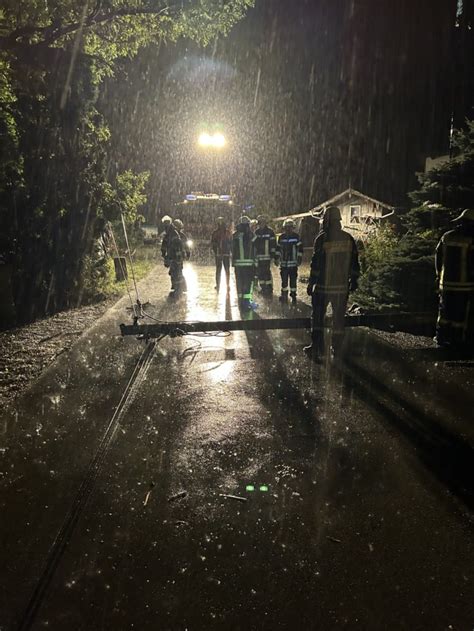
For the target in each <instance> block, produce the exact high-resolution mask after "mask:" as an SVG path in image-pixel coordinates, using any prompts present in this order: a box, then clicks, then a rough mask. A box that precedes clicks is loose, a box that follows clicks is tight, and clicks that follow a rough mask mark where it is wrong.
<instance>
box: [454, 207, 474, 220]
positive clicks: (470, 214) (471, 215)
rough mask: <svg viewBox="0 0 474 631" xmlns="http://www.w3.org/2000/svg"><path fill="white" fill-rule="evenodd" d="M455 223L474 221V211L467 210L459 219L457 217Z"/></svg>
mask: <svg viewBox="0 0 474 631" xmlns="http://www.w3.org/2000/svg"><path fill="white" fill-rule="evenodd" d="M453 221H474V209H473V208H465V209H464V210H463V211H462V213H461V214H460V215H459V217H456V219H453Z"/></svg>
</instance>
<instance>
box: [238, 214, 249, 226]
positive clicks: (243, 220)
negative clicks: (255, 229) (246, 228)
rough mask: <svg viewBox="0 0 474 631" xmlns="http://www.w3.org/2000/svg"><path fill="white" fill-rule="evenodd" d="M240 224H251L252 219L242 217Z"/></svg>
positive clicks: (245, 216)
mask: <svg viewBox="0 0 474 631" xmlns="http://www.w3.org/2000/svg"><path fill="white" fill-rule="evenodd" d="M239 223H246V224H249V223H250V218H249V217H247V215H242V217H241V218H240V219H239Z"/></svg>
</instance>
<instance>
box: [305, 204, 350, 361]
mask: <svg viewBox="0 0 474 631" xmlns="http://www.w3.org/2000/svg"><path fill="white" fill-rule="evenodd" d="M359 271H360V270H359V255H358V252H357V246H356V243H355V241H354V239H353V237H352V236H351V235H350V234H349V233H348V232H345V231H344V230H342V229H341V211H340V210H339V208H338V207H337V206H330V207H329V208H327V209H326V211H325V213H324V218H323V226H322V230H321V232H320V233H319V235H318V236H317V237H316V239H315V241H314V251H313V258H312V260H311V272H310V278H309V282H308V288H307V292H308V295H309V296H311V298H312V305H313V318H312V344H311V345H310V346H306V347H305V349H304V350H305V352H306V353H307V354H308V355H310V356H311V357H312V358H313V359H314V360H316V361H317V360H318V359H319V358H320V356H321V355H322V354H323V352H324V329H323V325H324V317H325V315H326V309H327V307H328V304H329V303H331V307H332V319H333V339H332V347H333V352H334V354H337V353H338V351H339V349H340V346H341V343H342V337H343V335H344V316H345V314H346V307H347V299H348V297H349V291H355V290H356V289H357V282H358V278H359Z"/></svg>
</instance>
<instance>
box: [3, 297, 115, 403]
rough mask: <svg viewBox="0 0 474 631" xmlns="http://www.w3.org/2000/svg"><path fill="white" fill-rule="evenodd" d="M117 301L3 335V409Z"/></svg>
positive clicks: (75, 310)
mask: <svg viewBox="0 0 474 631" xmlns="http://www.w3.org/2000/svg"><path fill="white" fill-rule="evenodd" d="M116 301H117V297H112V298H109V299H107V300H104V301H103V302H100V303H97V304H94V305H88V306H85V307H80V308H79V309H71V310H70V311H63V312H61V313H57V314H56V315H54V316H51V317H48V318H44V319H42V320H38V321H37V322H33V323H32V324H28V325H25V326H22V327H18V328H15V329H10V330H9V331H4V332H2V333H0V407H3V406H5V405H7V404H11V403H12V402H13V401H14V400H15V398H16V397H17V396H18V395H19V394H21V393H22V392H24V391H25V390H26V389H27V388H28V386H29V385H30V384H31V383H32V382H33V381H35V380H36V379H37V378H38V377H39V376H40V375H41V373H42V372H43V371H44V370H45V369H46V368H47V367H48V366H49V365H50V364H51V363H52V362H54V360H55V359H56V358H57V357H58V356H59V355H61V354H62V353H64V352H65V351H67V350H69V349H70V348H71V346H72V345H73V344H75V343H76V341H77V340H78V339H79V338H80V336H81V335H82V334H83V333H84V332H85V331H86V330H87V329H88V328H89V327H90V326H91V325H93V324H94V322H95V321H96V320H97V319H98V318H100V317H101V316H102V315H103V314H104V313H105V312H106V311H107V310H108V309H109V308H110V307H111V306H112V305H113V304H114V303H115V302H116Z"/></svg>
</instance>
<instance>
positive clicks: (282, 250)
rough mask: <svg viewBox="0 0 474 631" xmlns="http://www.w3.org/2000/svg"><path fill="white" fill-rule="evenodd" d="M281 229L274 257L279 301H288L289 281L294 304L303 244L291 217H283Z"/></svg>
mask: <svg viewBox="0 0 474 631" xmlns="http://www.w3.org/2000/svg"><path fill="white" fill-rule="evenodd" d="M283 229H284V232H283V233H282V234H281V235H280V236H279V237H278V244H277V249H276V257H275V265H277V266H279V267H280V276H281V296H280V302H288V281H289V282H290V296H291V301H292V303H293V304H295V303H296V285H297V280H298V267H299V266H300V265H301V262H302V260H303V244H302V243H301V240H300V237H299V234H298V233H297V232H295V222H294V221H293V219H289V218H288V219H285V221H284V222H283Z"/></svg>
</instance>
